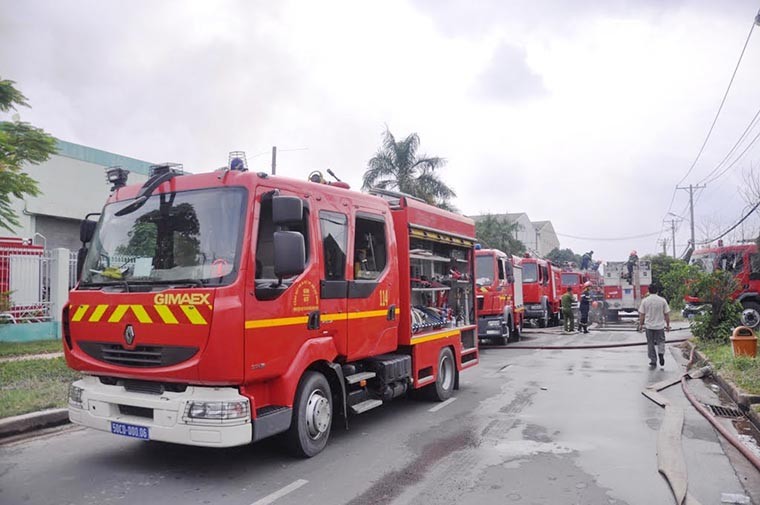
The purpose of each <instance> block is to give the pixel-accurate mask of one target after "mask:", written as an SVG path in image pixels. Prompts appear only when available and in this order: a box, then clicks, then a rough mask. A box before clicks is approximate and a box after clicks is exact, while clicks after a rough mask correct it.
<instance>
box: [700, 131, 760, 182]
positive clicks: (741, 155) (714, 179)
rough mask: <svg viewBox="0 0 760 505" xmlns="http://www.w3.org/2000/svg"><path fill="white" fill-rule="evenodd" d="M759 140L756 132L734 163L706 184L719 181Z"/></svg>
mask: <svg viewBox="0 0 760 505" xmlns="http://www.w3.org/2000/svg"><path fill="white" fill-rule="evenodd" d="M759 138H760V131H758V132H757V135H755V138H753V139H752V140H751V141H750V143H749V144H747V147H745V148H744V151H742V152H741V154H739V156H737V157H736V159H735V160H734V161H732V162H731V164H730V165H728V166H727V167H726V168H724V169H723V170H722V171H721V172H720V173H718V174H717V175H716V176H715V177H713V178H712V179H710V180H709V181H707V182H708V183H711V182H715V181H717V180H718V179H720V178H721V177H723V175H724V174H725V173H726V172H728V171H729V170H731V168H732V167H733V166H734V165H736V164H737V163H738V162H739V160H741V159H742V158H743V157H744V154H745V153H746V152H747V151H749V149H750V148H751V147H752V146H753V145H755V142H757V140H758V139H759Z"/></svg>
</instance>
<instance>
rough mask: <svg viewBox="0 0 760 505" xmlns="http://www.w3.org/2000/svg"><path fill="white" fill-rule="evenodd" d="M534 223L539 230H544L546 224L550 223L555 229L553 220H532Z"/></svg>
mask: <svg viewBox="0 0 760 505" xmlns="http://www.w3.org/2000/svg"><path fill="white" fill-rule="evenodd" d="M531 223H533V227H534V228H535V229H537V230H539V231H540V230H543V229H544V226H546V225H549V227H550V228H551V229H552V230H554V225H552V222H551V221H531Z"/></svg>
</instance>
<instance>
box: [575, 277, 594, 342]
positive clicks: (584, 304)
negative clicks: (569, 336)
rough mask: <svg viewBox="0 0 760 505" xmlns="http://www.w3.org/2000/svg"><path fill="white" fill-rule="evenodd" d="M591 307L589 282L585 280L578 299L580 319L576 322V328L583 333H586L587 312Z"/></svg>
mask: <svg viewBox="0 0 760 505" xmlns="http://www.w3.org/2000/svg"><path fill="white" fill-rule="evenodd" d="M590 309H591V283H590V282H586V283H585V284H584V285H583V292H582V293H581V301H580V313H581V319H580V322H579V323H578V329H579V330H582V331H583V333H588V312H589V310H590Z"/></svg>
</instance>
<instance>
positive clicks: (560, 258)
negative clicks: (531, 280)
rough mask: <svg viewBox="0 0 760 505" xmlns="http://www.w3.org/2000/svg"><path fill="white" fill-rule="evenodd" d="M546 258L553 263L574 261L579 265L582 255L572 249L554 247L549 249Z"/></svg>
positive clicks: (559, 263)
mask: <svg viewBox="0 0 760 505" xmlns="http://www.w3.org/2000/svg"><path fill="white" fill-rule="evenodd" d="M546 259H548V260H549V261H551V262H552V263H554V264H555V265H562V264H564V263H575V265H576V266H580V265H581V261H582V256H581V255H580V254H575V253H574V252H573V250H572V249H559V248H558V247H555V248H554V249H552V250H551V251H549V254H547V255H546Z"/></svg>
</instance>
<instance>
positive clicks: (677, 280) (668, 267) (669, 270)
mask: <svg viewBox="0 0 760 505" xmlns="http://www.w3.org/2000/svg"><path fill="white" fill-rule="evenodd" d="M643 259H645V260H649V262H650V264H651V265H652V283H653V284H658V285H659V286H660V287H662V296H663V298H665V299H666V300H667V301H668V303H669V304H670V308H671V309H673V310H676V311H677V310H680V309H682V308H683V306H684V296H686V294H687V291H690V290H694V289H696V283H697V282H698V280H699V278H700V270H699V268H698V267H696V266H694V265H689V264H688V263H687V262H685V261H683V260H680V259H675V258H671V257H670V256H667V255H665V254H658V255H656V256H644V258H643Z"/></svg>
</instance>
